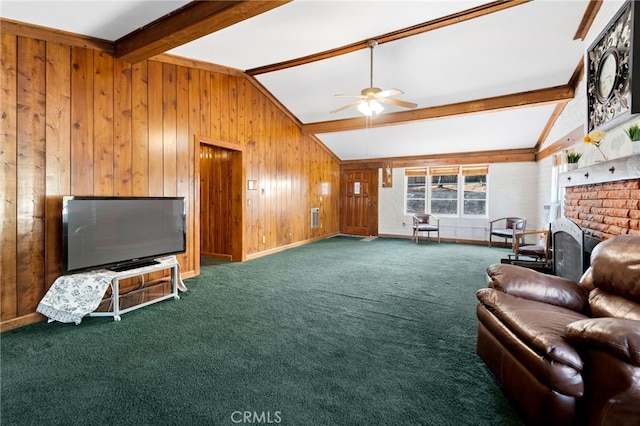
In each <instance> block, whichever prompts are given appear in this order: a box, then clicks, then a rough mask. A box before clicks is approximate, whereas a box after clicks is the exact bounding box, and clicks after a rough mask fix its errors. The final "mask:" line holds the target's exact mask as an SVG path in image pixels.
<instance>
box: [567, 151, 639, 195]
mask: <svg viewBox="0 0 640 426" xmlns="http://www.w3.org/2000/svg"><path fill="white" fill-rule="evenodd" d="M638 178H640V154H633V155H629V156H627V157H621V158H616V159H615V160H609V161H604V162H602V163H595V164H592V165H590V166H586V167H581V168H579V169H575V170H570V171H568V172H564V173H560V176H559V179H558V185H559V186H560V187H561V188H568V187H571V186H580V185H591V184H595V183H604V182H616V181H620V180H629V179H638Z"/></svg>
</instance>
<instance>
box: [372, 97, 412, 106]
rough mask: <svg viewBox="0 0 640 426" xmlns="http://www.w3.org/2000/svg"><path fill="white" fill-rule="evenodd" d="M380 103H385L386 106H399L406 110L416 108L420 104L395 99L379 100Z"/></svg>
mask: <svg viewBox="0 0 640 426" xmlns="http://www.w3.org/2000/svg"><path fill="white" fill-rule="evenodd" d="M378 100H379V101H380V102H384V103H385V104H392V105H397V106H401V107H405V108H415V107H417V106H418V104H414V103H413V102H407V101H401V100H400V99H393V98H379V99H378Z"/></svg>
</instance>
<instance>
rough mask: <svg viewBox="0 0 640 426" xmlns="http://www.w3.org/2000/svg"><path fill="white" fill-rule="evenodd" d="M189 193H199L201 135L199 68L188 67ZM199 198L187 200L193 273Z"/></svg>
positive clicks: (197, 252) (196, 267)
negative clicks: (199, 139) (198, 140)
mask: <svg viewBox="0 0 640 426" xmlns="http://www.w3.org/2000/svg"><path fill="white" fill-rule="evenodd" d="M189 71H190V74H191V78H190V79H189V138H190V139H191V140H189V194H200V181H199V180H197V179H196V178H195V176H199V174H200V160H199V156H200V149H199V146H200V144H199V142H197V138H198V137H199V136H200V135H202V131H201V129H200V125H201V119H200V98H201V97H200V93H201V91H200V73H201V71H200V70H197V69H189ZM199 200H200V198H199V197H194V196H190V197H189V200H188V206H187V207H188V209H189V212H188V216H187V219H188V221H189V222H188V223H187V229H190V230H191V232H188V233H187V244H188V247H190V248H191V250H190V256H189V258H190V259H191V262H192V264H193V271H194V273H195V274H196V275H197V274H200V201H199Z"/></svg>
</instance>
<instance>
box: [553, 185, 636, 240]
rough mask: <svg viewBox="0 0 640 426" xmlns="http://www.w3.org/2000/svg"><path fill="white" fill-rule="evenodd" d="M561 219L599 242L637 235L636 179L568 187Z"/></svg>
mask: <svg viewBox="0 0 640 426" xmlns="http://www.w3.org/2000/svg"><path fill="white" fill-rule="evenodd" d="M564 216H565V217H566V218H568V219H571V220H572V221H574V222H575V223H577V224H578V226H580V227H581V228H582V229H583V230H584V231H585V232H588V233H590V234H592V235H593V236H595V237H597V238H600V239H602V240H606V239H607V238H611V237H615V236H616V235H623V234H630V235H640V179H632V180H625V181H619V182H607V183H599V184H593V185H582V186H574V187H569V188H567V192H566V195H565V210H564Z"/></svg>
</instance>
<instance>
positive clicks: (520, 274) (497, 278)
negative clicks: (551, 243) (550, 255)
mask: <svg viewBox="0 0 640 426" xmlns="http://www.w3.org/2000/svg"><path fill="white" fill-rule="evenodd" d="M487 275H488V276H489V279H490V281H489V287H491V288H495V289H498V290H500V291H502V292H504V293H508V294H511V295H513V296H518V297H523V298H525V299H530V300H535V301H538V302H544V303H550V304H552V305H556V306H560V307H563V308H567V309H571V310H574V311H577V312H581V313H585V314H586V313H587V309H588V303H587V302H588V298H589V292H588V291H587V290H586V289H585V288H583V287H581V286H580V285H578V284H577V283H575V282H573V281H571V280H568V279H566V278H562V277H556V276H553V275H548V274H543V273H541V272H538V271H534V270H533V269H528V268H523V267H521V266H516V265H509V264H504V263H500V264H495V265H491V266H489V268H487Z"/></svg>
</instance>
